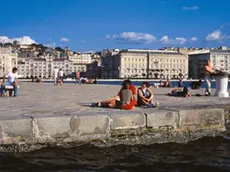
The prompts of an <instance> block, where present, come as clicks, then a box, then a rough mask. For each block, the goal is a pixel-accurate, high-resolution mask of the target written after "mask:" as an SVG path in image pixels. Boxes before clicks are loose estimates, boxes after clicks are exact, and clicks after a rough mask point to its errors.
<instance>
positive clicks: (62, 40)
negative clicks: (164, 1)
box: [60, 37, 70, 43]
mask: <svg viewBox="0 0 230 172" xmlns="http://www.w3.org/2000/svg"><path fill="white" fill-rule="evenodd" d="M69 41H70V39H69V38H65V37H63V38H61V39H60V42H66V43H68V42H69Z"/></svg>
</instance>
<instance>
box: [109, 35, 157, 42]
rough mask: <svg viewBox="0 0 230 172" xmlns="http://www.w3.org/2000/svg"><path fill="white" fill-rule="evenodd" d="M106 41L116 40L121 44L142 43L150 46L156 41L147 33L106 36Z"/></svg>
mask: <svg viewBox="0 0 230 172" xmlns="http://www.w3.org/2000/svg"><path fill="white" fill-rule="evenodd" d="M106 38H107V39H110V38H111V39H116V40H117V41H118V42H121V43H139V44H141V43H143V44H150V43H153V42H155V41H156V37H155V36H153V35H151V34H148V33H140V32H123V33H121V34H120V35H112V36H110V35H106Z"/></svg>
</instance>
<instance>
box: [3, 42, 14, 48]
mask: <svg viewBox="0 0 230 172" xmlns="http://www.w3.org/2000/svg"><path fill="white" fill-rule="evenodd" d="M4 46H6V47H9V46H11V47H12V46H13V44H12V43H10V42H8V43H5V44H4Z"/></svg>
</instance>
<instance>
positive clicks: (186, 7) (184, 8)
mask: <svg viewBox="0 0 230 172" xmlns="http://www.w3.org/2000/svg"><path fill="white" fill-rule="evenodd" d="M198 9H199V7H198V6H196V5H195V6H184V7H182V10H186V11H195V10H198Z"/></svg>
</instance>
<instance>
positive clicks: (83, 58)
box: [69, 53, 91, 64]
mask: <svg viewBox="0 0 230 172" xmlns="http://www.w3.org/2000/svg"><path fill="white" fill-rule="evenodd" d="M69 60H71V61H72V62H73V63H79V64H89V63H91V54H80V53H77V54H74V55H69Z"/></svg>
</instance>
